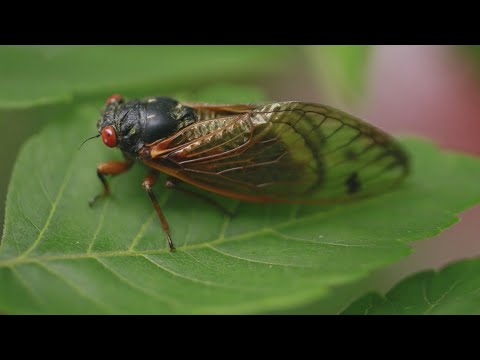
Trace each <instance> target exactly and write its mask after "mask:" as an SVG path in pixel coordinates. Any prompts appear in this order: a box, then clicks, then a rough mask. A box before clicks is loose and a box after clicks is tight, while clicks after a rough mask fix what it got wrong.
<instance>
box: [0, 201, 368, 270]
mask: <svg viewBox="0 0 480 360" xmlns="http://www.w3.org/2000/svg"><path fill="white" fill-rule="evenodd" d="M337 209H338V208H337ZM337 209H333V210H332V211H329V212H326V213H322V214H313V215H310V216H305V217H302V218H298V219H293V220H289V221H287V222H284V223H281V224H278V225H274V226H271V227H268V228H267V227H265V228H262V229H258V230H254V231H250V232H247V233H243V234H239V235H234V236H228V237H224V236H221V237H219V238H217V239H215V240H211V241H207V242H203V243H200V244H190V245H185V246H179V247H178V248H177V249H176V251H181V252H186V251H188V250H194V249H201V248H208V247H212V246H213V245H218V244H223V243H227V242H231V241H237V240H242V239H246V238H250V237H254V236H262V235H274V236H281V237H283V238H286V239H290V240H293V241H304V242H309V243H312V242H314V243H316V244H319V245H325V246H341V247H345V246H359V244H346V243H331V242H328V243H327V242H321V241H312V240H308V239H301V238H297V237H291V236H288V235H286V234H282V233H279V232H278V231H277V229H281V228H284V227H288V226H291V225H296V224H298V223H302V222H307V221H310V220H312V219H318V218H322V217H325V216H330V215H331V214H332V212H336V211H338V210H337ZM227 221H228V219H226V220H225V222H227ZM362 246H364V247H369V246H372V247H373V246H375V245H374V244H362ZM167 253H170V250H169V249H167V248H162V249H152V250H141V251H136V250H128V249H127V250H115V251H101V252H92V251H90V252H84V253H72V254H58V255H41V256H17V257H15V258H13V259H7V260H0V267H12V266H16V265H19V264H26V263H32V262H42V261H45V262H47V261H55V260H74V259H86V258H96V257H115V256H118V257H122V256H143V255H156V254H167ZM278 265H280V264H278Z"/></svg>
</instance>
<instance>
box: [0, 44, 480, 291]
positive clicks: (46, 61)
mask: <svg viewBox="0 0 480 360" xmlns="http://www.w3.org/2000/svg"><path fill="white" fill-rule="evenodd" d="M102 51H104V53H103V54H102ZM115 51H116V52H119V54H121V57H119V56H117V57H114V56H113V55H112V53H111V52H115ZM139 52H140V53H142V54H143V53H145V54H146V55H145V56H139V55H138V54H139ZM27 55H28V56H29V57H28V56H27ZM35 57H38V59H41V61H40V62H39V61H38V59H37V60H36V58H35ZM18 59H19V60H18ZM22 59H27V60H22ZM17 60H18V61H17ZM39 63H40V65H38V64H39ZM32 64H35V65H32ZM110 64H113V65H110ZM479 65H480V47H478V46H416V45H415V46H399V45H385V46H332V45H328V46H288V47H276V46H275V47H265V46H248V47H237V46H234V47H232V46H228V47H224V46H215V47H191V46H181V47H126V48H120V47H116V49H111V48H108V49H104V48H100V47H60V46H48V47H29V48H27V47H13V48H12V47H0V203H1V204H2V205H1V206H0V219H1V220H0V221H1V224H3V217H4V203H5V194H6V191H7V187H8V181H9V178H10V174H11V171H12V168H13V165H14V163H15V158H16V155H17V154H18V151H19V149H20V147H21V145H22V144H23V143H24V142H25V140H26V139H27V138H28V137H30V136H32V135H33V134H35V133H37V132H39V131H41V129H42V127H43V126H44V125H45V123H46V122H48V121H49V120H50V119H52V118H54V117H55V116H56V115H58V114H60V113H62V112H64V111H67V110H68V108H69V107H71V106H72V103H79V102H91V101H94V102H96V103H98V107H99V110H100V108H101V106H102V104H103V100H104V99H105V98H106V97H107V96H108V95H110V93H113V92H122V93H124V94H125V95H127V96H130V97H131V96H147V95H172V94H185V97H188V95H189V94H190V93H191V92H192V91H195V90H196V89H201V88H205V87H208V86H227V87H228V86H240V87H242V86H243V87H248V88H249V89H250V90H249V93H250V94H254V95H251V98H249V97H247V98H239V102H250V101H254V100H255V98H257V97H262V96H263V97H264V98H266V99H268V100H276V101H282V100H301V101H313V102H320V103H325V104H329V105H332V106H335V107H338V108H340V109H343V110H345V111H347V112H351V113H353V114H355V115H357V116H359V117H362V118H365V119H366V120H368V121H369V122H370V123H372V124H374V125H376V126H379V127H381V128H383V129H384V130H386V131H387V132H391V133H393V134H395V135H402V134H408V135H417V136H423V137H426V138H429V139H431V140H433V141H434V142H436V143H437V144H438V145H440V146H441V147H443V148H445V149H452V150H457V151H462V152H466V153H470V154H476V155H479V154H480V136H479V134H480V79H479V69H480V66H479ZM32 66H33V69H32ZM36 67H38V68H36ZM19 73H20V74H22V76H21V78H19V76H18V74H19ZM90 75H92V76H90ZM103 75H105V76H104V77H102V76H103ZM89 77H90V78H92V77H93V78H95V77H97V79H98V80H97V81H96V82H93V83H92V82H91V83H89V82H88V81H87V80H88V78H89ZM2 83H3V85H2ZM92 84H93V85H92ZM218 84H220V85H218ZM53 88H55V89H57V90H58V89H60V91H59V92H58V93H54V92H52V89H53ZM2 97H3V98H4V99H10V100H9V101H3V102H2V99H1V98H2ZM95 120H96V119H94V120H93V119H92V122H94V121H95ZM86 121H87V120H86ZM479 219H480V207H479V206H477V207H475V208H473V209H470V210H468V211H466V212H465V213H463V214H461V221H460V222H459V223H457V224H456V225H454V226H452V227H451V228H449V229H448V230H446V231H445V232H443V233H442V234H440V235H438V236H437V237H435V238H434V239H427V240H423V241H419V242H416V243H415V244H414V248H415V253H414V254H413V255H412V256H410V257H409V258H407V259H405V260H403V261H402V262H400V263H397V264H396V265H394V266H392V267H390V268H388V269H386V270H382V271H381V272H378V273H375V274H373V275H372V276H371V277H370V278H369V279H367V280H366V281H365V282H362V287H363V289H365V288H366V287H367V288H372V289H378V290H381V291H385V290H387V289H389V288H390V287H391V286H392V285H393V284H394V283H396V282H397V281H398V280H399V279H401V278H403V277H404V276H405V275H406V274H409V273H412V272H416V271H418V270H422V269H429V268H438V267H441V266H442V265H444V264H446V263H448V262H450V261H452V260H455V259H461V258H467V257H474V256H478V255H479V254H480V241H478V234H477V233H476V231H475V230H476V228H477V227H476V222H478V220H479ZM0 228H1V229H3V226H1V227H0ZM362 292H363V290H362Z"/></svg>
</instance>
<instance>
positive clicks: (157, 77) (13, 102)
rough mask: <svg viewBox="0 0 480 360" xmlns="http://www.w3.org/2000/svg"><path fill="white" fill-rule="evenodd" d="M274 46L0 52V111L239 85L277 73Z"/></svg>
mask: <svg viewBox="0 0 480 360" xmlns="http://www.w3.org/2000/svg"><path fill="white" fill-rule="evenodd" d="M288 49H289V48H288V47H277V46H2V47H0V59H1V60H0V65H1V66H0V79H2V81H0V108H21V107H29V106H33V105H38V104H47V103H52V102H67V101H71V99H72V97H73V96H74V95H89V94H102V96H106V95H107V94H111V93H112V92H120V91H132V94H128V95H130V96H131V95H136V91H135V89H139V88H141V89H145V88H150V89H151V90H152V93H154V92H158V93H161V92H166V91H170V90H172V89H178V88H181V87H182V86H185V85H187V84H188V85H189V86H190V87H191V86H192V85H198V84H202V83H209V82H213V81H218V80H222V81H225V80H226V79H232V78H234V79H245V78H249V77H250V78H251V77H254V76H257V75H259V74H271V73H274V72H275V71H278V70H279V69H280V68H281V66H282V64H283V59H284V58H285V56H284V55H285V54H286V52H287V51H288Z"/></svg>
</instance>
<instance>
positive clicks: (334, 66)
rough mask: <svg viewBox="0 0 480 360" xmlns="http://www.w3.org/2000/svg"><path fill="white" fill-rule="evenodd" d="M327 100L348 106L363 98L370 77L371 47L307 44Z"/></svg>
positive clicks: (322, 91)
mask: <svg viewBox="0 0 480 360" xmlns="http://www.w3.org/2000/svg"><path fill="white" fill-rule="evenodd" d="M304 49H305V53H306V55H307V59H308V62H309V63H310V68H311V70H312V71H313V74H314V76H315V78H316V83H317V85H318V87H319V89H320V91H321V94H322V95H323V96H324V98H325V100H324V101H323V102H326V103H332V104H336V105H337V106H340V107H344V106H346V105H348V104H352V103H355V102H357V101H358V100H361V98H362V95H363V93H364V90H365V81H366V79H367V62H368V59H369V53H370V47H369V46H367V45H321V46H306V47H304Z"/></svg>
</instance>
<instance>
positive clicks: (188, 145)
mask: <svg viewBox="0 0 480 360" xmlns="http://www.w3.org/2000/svg"><path fill="white" fill-rule="evenodd" d="M222 115H223V114H222ZM142 160H143V161H144V162H145V163H146V164H147V165H148V166H150V167H153V168H156V169H157V170H159V171H162V172H165V173H167V174H170V175H172V176H175V177H177V178H179V179H181V180H183V181H186V182H188V183H191V184H193V185H195V186H197V187H200V188H203V189H205V190H208V191H213V192H216V193H219V194H222V195H225V196H229V197H233V198H238V199H242V200H249V201H267V202H336V201H343V200H349V199H354V198H358V197H366V196H371V195H375V194H378V193H382V192H384V191H386V190H388V189H390V188H391V187H392V186H394V185H395V184H397V183H398V182H399V181H401V180H402V179H403V178H404V177H405V175H406V174H407V173H408V158H407V155H406V154H405V152H404V151H403V150H402V148H401V147H400V146H399V144H398V143H397V142H396V141H395V140H394V139H393V138H392V137H390V136H389V135H387V134H385V133H384V132H382V131H381V130H379V129H377V128H375V127H373V126H372V125H369V124H367V123H365V122H363V121H362V120H360V119H357V118H355V117H353V116H351V115H348V114H346V113H344V112H342V111H339V110H337V109H334V108H332V107H328V106H325V105H318V104H309V103H302V102H283V103H273V104H269V105H265V106H260V107H257V108H255V109H253V110H244V112H240V113H238V114H235V115H229V116H223V117H218V118H211V119H207V120H202V121H199V122H196V123H194V124H192V125H190V126H188V127H186V128H184V129H182V130H180V131H179V132H178V133H176V134H175V135H174V136H172V137H170V138H168V139H166V140H163V141H160V142H157V143H155V144H151V145H150V146H149V147H148V149H146V150H145V151H144V152H143V155H142Z"/></svg>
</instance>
